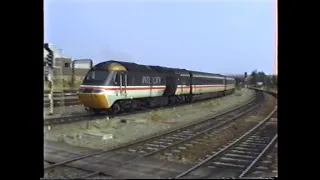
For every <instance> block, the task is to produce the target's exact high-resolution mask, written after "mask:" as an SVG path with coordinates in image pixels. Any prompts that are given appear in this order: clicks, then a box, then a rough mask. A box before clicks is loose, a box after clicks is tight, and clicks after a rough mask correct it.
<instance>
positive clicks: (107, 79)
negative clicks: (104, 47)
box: [77, 60, 235, 113]
mask: <svg viewBox="0 0 320 180" xmlns="http://www.w3.org/2000/svg"><path fill="white" fill-rule="evenodd" d="M234 89H235V80H234V78H230V77H226V76H223V75H219V74H210V73H203V72H196V71H189V70H186V69H176V68H167V67H161V66H147V65H139V64H136V63H129V62H121V61H113V60H112V61H106V62H101V63H99V64H97V65H95V66H94V67H92V68H91V69H90V71H88V73H87V75H86V77H85V78H84V80H83V82H82V85H81V86H80V88H79V90H78V92H77V95H78V98H79V100H80V102H81V103H82V104H83V105H84V106H85V107H87V108H89V109H91V110H92V111H93V112H95V113H100V112H102V111H105V110H106V111H108V112H112V113H118V112H121V111H123V110H125V109H137V108H141V107H146V108H151V107H156V106H161V105H168V104H176V103H187V102H191V101H195V100H200V99H207V98H213V97H219V96H224V95H226V94H230V93H232V92H233V91H234Z"/></svg>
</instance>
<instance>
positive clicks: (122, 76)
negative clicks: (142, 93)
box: [119, 72, 128, 97]
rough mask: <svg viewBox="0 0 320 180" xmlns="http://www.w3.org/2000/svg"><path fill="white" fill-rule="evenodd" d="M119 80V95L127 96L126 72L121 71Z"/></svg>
mask: <svg viewBox="0 0 320 180" xmlns="http://www.w3.org/2000/svg"><path fill="white" fill-rule="evenodd" d="M119 76H120V77H119V80H120V95H121V96H124V97H127V84H128V81H127V80H128V79H127V73H126V72H121V73H120V75H119Z"/></svg>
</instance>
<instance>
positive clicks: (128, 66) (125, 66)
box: [94, 60, 188, 73]
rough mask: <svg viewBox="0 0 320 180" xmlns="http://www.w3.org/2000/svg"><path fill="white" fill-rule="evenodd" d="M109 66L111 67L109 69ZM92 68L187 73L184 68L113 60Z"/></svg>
mask: <svg viewBox="0 0 320 180" xmlns="http://www.w3.org/2000/svg"><path fill="white" fill-rule="evenodd" d="M120 66H122V67H120ZM110 67H112V68H111V69H110ZM115 67H116V68H115ZM94 68H95V69H109V70H125V71H138V72H157V73H188V71H187V70H186V69H178V68H168V67H162V66H152V65H140V64H136V63H132V62H124V61H114V60H110V61H105V62H101V63H98V64H96V65H95V66H94Z"/></svg>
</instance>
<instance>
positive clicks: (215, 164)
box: [173, 108, 278, 179]
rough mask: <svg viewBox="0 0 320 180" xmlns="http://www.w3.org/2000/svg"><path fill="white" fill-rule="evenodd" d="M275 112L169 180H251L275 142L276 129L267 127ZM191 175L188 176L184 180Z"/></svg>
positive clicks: (272, 126)
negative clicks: (254, 170)
mask: <svg viewBox="0 0 320 180" xmlns="http://www.w3.org/2000/svg"><path fill="white" fill-rule="evenodd" d="M276 112H277V108H276V109H275V110H274V111H273V112H272V113H271V114H270V115H269V116H268V117H267V118H266V119H264V120H263V121H261V122H260V123H259V124H258V125H256V126H255V127H253V128H252V129H250V130H249V131H248V132H247V133H245V134H244V135H243V136H241V137H240V138H238V139H236V140H235V141H233V142H232V143H231V144H229V145H228V146H226V147H225V148H223V149H221V150H220V151H218V152H217V153H215V154H214V155H212V156H209V157H208V158H207V159H205V160H203V161H202V162H200V163H199V164H197V165H195V166H193V167H191V168H190V169H188V170H186V171H184V172H182V173H181V174H179V175H177V176H175V177H173V178H175V179H177V178H183V179H190V178H195V175H199V176H198V177H197V178H201V179H207V178H209V179H211V178H234V177H237V178H244V177H246V178H248V177H251V176H252V174H251V175H250V173H251V172H252V170H253V169H254V168H256V165H257V164H258V162H259V161H260V160H261V158H262V157H263V156H264V155H265V153H266V152H268V151H269V150H270V149H271V148H273V147H274V146H273V145H274V143H276V141H277V138H278V135H277V128H276V126H275V125H274V124H273V123H269V122H270V121H271V120H272V117H274V116H276ZM199 169H201V170H199ZM196 171H198V172H196ZM191 172H192V175H190V176H188V175H189V174H191ZM200 174H201V176H200Z"/></svg>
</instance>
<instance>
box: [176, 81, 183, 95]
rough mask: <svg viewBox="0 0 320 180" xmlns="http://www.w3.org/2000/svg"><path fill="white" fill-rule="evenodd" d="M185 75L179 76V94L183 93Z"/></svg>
mask: <svg viewBox="0 0 320 180" xmlns="http://www.w3.org/2000/svg"><path fill="white" fill-rule="evenodd" d="M182 82H183V77H182V76H178V92H177V94H178V95H180V94H183V83H182Z"/></svg>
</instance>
